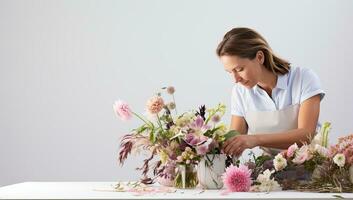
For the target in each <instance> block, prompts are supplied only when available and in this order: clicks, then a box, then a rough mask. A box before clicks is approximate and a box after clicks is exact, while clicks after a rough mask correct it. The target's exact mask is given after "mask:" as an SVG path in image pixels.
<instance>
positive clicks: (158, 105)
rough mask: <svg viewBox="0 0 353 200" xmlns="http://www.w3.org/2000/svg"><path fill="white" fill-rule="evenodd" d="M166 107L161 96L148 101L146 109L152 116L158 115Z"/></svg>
mask: <svg viewBox="0 0 353 200" xmlns="http://www.w3.org/2000/svg"><path fill="white" fill-rule="evenodd" d="M163 106H164V101H163V99H162V97H160V96H154V97H152V98H150V99H149V100H148V101H147V104H146V107H147V111H148V112H149V113H150V114H158V113H159V112H160V111H161V110H162V109H163Z"/></svg>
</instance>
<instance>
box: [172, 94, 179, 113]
mask: <svg viewBox="0 0 353 200" xmlns="http://www.w3.org/2000/svg"><path fill="white" fill-rule="evenodd" d="M172 96H173V102H174V105H175V114H176V115H178V111H177V107H176V103H175V98H174V94H173V95H172Z"/></svg>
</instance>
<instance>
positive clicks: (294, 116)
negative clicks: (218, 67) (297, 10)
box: [217, 28, 325, 155]
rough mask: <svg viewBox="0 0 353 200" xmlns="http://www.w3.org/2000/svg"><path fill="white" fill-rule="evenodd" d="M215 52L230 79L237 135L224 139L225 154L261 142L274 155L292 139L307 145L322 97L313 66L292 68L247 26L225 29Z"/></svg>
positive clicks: (237, 153)
mask: <svg viewBox="0 0 353 200" xmlns="http://www.w3.org/2000/svg"><path fill="white" fill-rule="evenodd" d="M217 55H218V56H219V58H220V60H221V62H222V64H223V65H224V68H225V70H226V71H227V72H228V73H229V74H230V75H231V76H232V77H233V78H234V81H235V85H234V88H233V91H232V98H231V114H232V119H231V127H230V128H231V129H233V130H237V131H239V132H240V133H241V135H238V136H235V137H233V138H231V139H229V140H228V141H226V143H225V145H224V149H223V150H224V152H225V153H227V154H231V155H240V154H241V153H242V152H243V151H244V150H245V149H246V148H253V147H256V146H260V147H262V148H263V149H264V150H265V151H266V152H268V153H270V154H276V153H278V151H279V150H280V149H286V148H288V147H289V146H290V145H291V144H294V143H297V144H298V145H300V144H303V143H310V138H313V137H314V135H315V132H316V128H317V125H318V118H319V112H320V101H321V100H322V99H323V97H324V95H325V93H324V91H323V90H322V89H321V84H320V80H319V78H318V76H317V75H316V74H315V73H314V72H313V71H312V70H310V69H305V68H299V67H292V66H291V65H290V63H289V62H287V61H285V60H284V59H282V58H280V57H278V56H276V55H275V54H274V53H273V51H272V49H271V48H270V46H269V44H268V43H267V42H266V40H265V39H264V38H263V37H262V36H261V35H260V34H259V33H257V32H256V31H254V30H252V29H249V28H234V29H232V30H230V31H229V32H228V33H226V34H225V36H224V38H223V40H222V42H221V43H220V44H219V45H218V48H217Z"/></svg>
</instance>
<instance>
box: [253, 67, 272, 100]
mask: <svg viewBox="0 0 353 200" xmlns="http://www.w3.org/2000/svg"><path fill="white" fill-rule="evenodd" d="M276 84H277V75H275V74H273V73H272V72H270V71H268V70H267V69H265V70H263V73H262V75H261V78H260V81H259V82H258V84H257V85H258V86H260V87H261V88H262V89H264V90H265V91H266V92H267V93H268V94H269V95H270V96H271V93H272V89H273V88H275V87H276Z"/></svg>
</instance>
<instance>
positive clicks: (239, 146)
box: [223, 135, 258, 156]
mask: <svg viewBox="0 0 353 200" xmlns="http://www.w3.org/2000/svg"><path fill="white" fill-rule="evenodd" d="M256 146H258V141H257V138H256V136H255V135H237V136H234V137H232V138H230V139H228V140H227V141H226V142H225V143H224V145H223V151H224V152H225V153H226V154H228V155H235V156H240V155H241V154H242V153H243V151H244V150H245V149H247V148H249V149H250V148H253V147H256Z"/></svg>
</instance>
